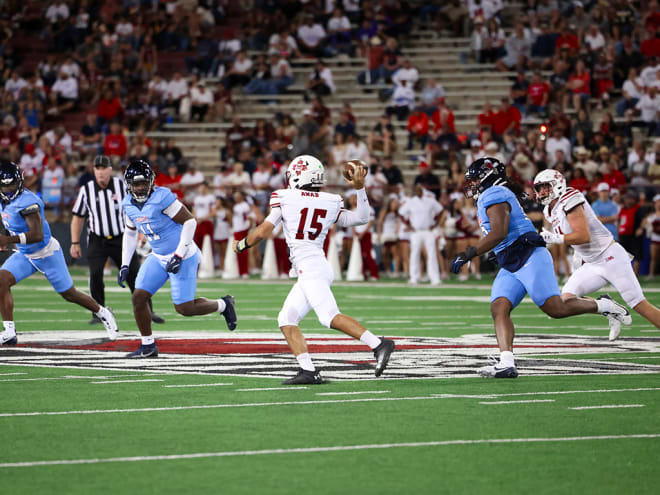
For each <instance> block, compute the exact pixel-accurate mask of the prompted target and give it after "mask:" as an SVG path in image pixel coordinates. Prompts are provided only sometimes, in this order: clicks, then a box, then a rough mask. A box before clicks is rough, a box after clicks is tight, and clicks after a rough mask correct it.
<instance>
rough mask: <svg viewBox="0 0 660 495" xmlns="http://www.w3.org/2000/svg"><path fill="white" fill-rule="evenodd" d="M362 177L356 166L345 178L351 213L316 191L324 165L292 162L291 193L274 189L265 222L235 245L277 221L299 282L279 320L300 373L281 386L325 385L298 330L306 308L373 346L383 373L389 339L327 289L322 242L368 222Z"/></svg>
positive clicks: (250, 243)
mask: <svg viewBox="0 0 660 495" xmlns="http://www.w3.org/2000/svg"><path fill="white" fill-rule="evenodd" d="M365 175H366V170H365V169H364V168H363V167H362V166H359V165H358V166H357V167H356V169H355V173H354V174H353V176H352V177H351V180H350V181H349V180H348V179H347V182H349V184H351V185H352V186H353V187H354V188H355V189H356V194H357V198H358V205H357V210H356V211H355V212H352V211H349V210H345V209H344V207H343V205H344V202H343V200H342V198H341V196H339V195H337V194H329V193H326V192H321V191H320V188H321V186H322V185H323V182H324V177H323V165H322V164H321V162H320V161H319V160H318V159H316V158H314V157H313V156H310V155H301V156H298V157H296V158H294V159H293V160H291V163H290V164H289V168H288V170H287V182H288V185H289V189H280V190H278V191H275V192H274V193H273V194H272V196H271V200H270V208H271V209H270V214H269V215H268V217H266V219H265V220H264V222H263V223H262V224H260V225H259V226H258V227H257V228H256V229H254V230H253V231H252V232H250V233H249V234H248V236H247V237H244V238H243V239H241V240H239V241H234V245H233V247H234V251H236V252H237V253H240V252H242V251H244V250H246V249H248V248H251V247H254V246H256V245H257V244H259V243H260V242H261V241H263V240H264V239H267V238H268V237H269V236H270V234H271V232H272V231H273V229H274V228H275V227H276V226H277V225H279V224H280V223H281V224H282V226H283V229H284V235H285V237H286V242H287V245H288V246H289V251H290V258H291V263H292V265H293V268H294V270H295V271H296V273H297V275H298V281H297V282H296V284H295V285H294V286H293V287H292V288H291V291H290V292H289V295H288V296H287V298H286V300H285V301H284V306H283V307H282V310H281V311H280V313H279V315H278V317H277V322H278V325H279V327H280V329H281V330H282V333H283V334H284V336H285V337H286V340H287V342H288V344H289V347H290V348H291V351H292V352H293V354H294V355H295V356H296V359H297V361H298V363H299V365H300V370H299V371H298V374H297V375H296V376H294V377H293V378H291V379H289V380H285V381H284V382H283V384H284V385H303V384H319V383H323V380H322V378H321V375H320V373H319V372H318V371H317V370H316V368H315V366H314V364H313V363H312V360H311V358H310V356H309V353H308V351H307V343H306V341H305V338H304V337H303V335H302V333H301V331H300V328H299V327H298V324H299V323H300V320H302V319H303V318H304V317H305V315H306V314H307V313H308V312H309V310H310V309H314V311H315V313H316V316H317V317H318V319H319V321H320V322H321V324H323V325H324V326H326V327H328V328H334V329H337V330H340V331H342V332H344V333H345V334H347V335H350V336H351V337H353V338H355V339H359V340H361V341H362V342H364V343H365V344H367V345H368V346H369V347H371V349H372V350H373V351H374V355H375V356H376V360H377V364H376V370H375V374H376V376H380V375H381V374H382V373H383V371H384V370H385V367H386V366H387V363H388V361H389V358H390V355H391V354H392V351H394V342H393V341H391V340H387V339H379V338H378V337H376V336H375V335H374V334H372V333H371V332H370V331H369V330H367V329H366V328H364V327H363V326H362V325H361V324H360V323H358V322H357V321H356V320H355V319H353V318H351V317H350V316H346V315H343V314H341V313H340V312H339V309H338V308H337V302H336V301H335V297H334V295H333V294H332V291H331V290H330V285H331V284H332V281H333V279H334V274H333V271H332V267H331V266H330V263H328V260H327V259H326V257H325V253H324V252H323V241H324V240H325V237H326V236H327V234H328V230H330V228H331V227H332V225H333V224H335V223H337V224H339V225H340V226H342V227H353V226H355V225H362V224H365V223H367V222H368V221H369V201H368V199H367V193H366V191H365V190H364V177H365Z"/></svg>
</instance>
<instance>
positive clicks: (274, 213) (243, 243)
mask: <svg viewBox="0 0 660 495" xmlns="http://www.w3.org/2000/svg"><path fill="white" fill-rule="evenodd" d="M281 221H282V213H281V211H280V209H279V207H275V208H272V209H271V211H270V214H269V215H268V216H267V217H266V220H264V221H263V223H261V224H259V225H258V226H257V228H256V229H254V230H253V231H252V232H250V233H249V234H248V235H247V236H245V237H243V239H241V240H238V241H234V242H233V244H232V249H233V250H234V252H235V253H241V252H243V251H245V250H246V249H250V248H251V247H254V246H256V245H257V244H259V243H260V242H261V241H263V240H264V239H267V238H268V237H270V235H271V234H272V233H273V229H274V228H275V226H277V225H278V224H279V223H280V222H281Z"/></svg>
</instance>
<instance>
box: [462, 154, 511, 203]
mask: <svg viewBox="0 0 660 495" xmlns="http://www.w3.org/2000/svg"><path fill="white" fill-rule="evenodd" d="M505 179H506V171H505V167H504V164H503V163H502V162H500V161H499V160H498V159H497V158H491V157H484V158H479V159H478V160H475V161H474V162H473V163H472V165H470V166H469V167H468V170H467V172H465V187H464V188H463V192H464V193H465V196H466V197H468V198H474V199H477V198H478V197H479V194H481V193H482V192H484V191H485V190H486V189H488V188H489V187H491V186H495V185H497V184H499V183H500V182H504V180H505Z"/></svg>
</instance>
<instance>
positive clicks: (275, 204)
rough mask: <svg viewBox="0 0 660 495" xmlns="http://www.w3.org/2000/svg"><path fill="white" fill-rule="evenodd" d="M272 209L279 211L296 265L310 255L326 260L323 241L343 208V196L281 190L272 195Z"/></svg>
mask: <svg viewBox="0 0 660 495" xmlns="http://www.w3.org/2000/svg"><path fill="white" fill-rule="evenodd" d="M270 207H271V208H279V209H280V212H281V215H282V225H283V229H284V236H285V237H286V243H287V245H288V246H289V252H290V254H291V261H292V262H293V264H294V265H296V264H297V262H299V261H300V260H303V259H305V258H309V257H311V256H320V257H322V258H323V259H325V253H324V252H323V242H324V241H325V237H326V236H327V235H328V230H330V228H331V227H332V225H333V224H334V223H335V222H336V221H337V220H338V219H339V214H340V213H341V212H342V211H343V209H344V200H343V199H342V197H341V196H339V195H338V194H330V193H327V192H313V191H303V190H301V189H279V190H277V191H275V192H274V193H273V194H272V195H271V197H270Z"/></svg>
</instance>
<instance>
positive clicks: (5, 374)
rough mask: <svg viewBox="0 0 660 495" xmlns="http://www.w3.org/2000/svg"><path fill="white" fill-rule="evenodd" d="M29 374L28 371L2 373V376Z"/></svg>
mask: <svg viewBox="0 0 660 495" xmlns="http://www.w3.org/2000/svg"><path fill="white" fill-rule="evenodd" d="M10 375H27V373H0V376H10Z"/></svg>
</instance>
